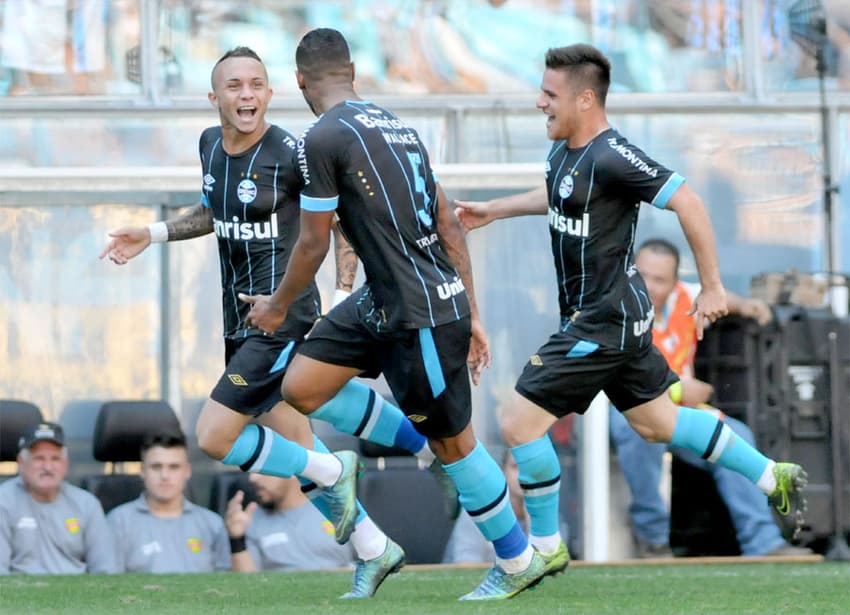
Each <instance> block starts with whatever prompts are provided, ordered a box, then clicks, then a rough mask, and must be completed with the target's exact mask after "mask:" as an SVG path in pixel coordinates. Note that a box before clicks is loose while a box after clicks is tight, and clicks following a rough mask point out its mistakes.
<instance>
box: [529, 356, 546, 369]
mask: <svg viewBox="0 0 850 615" xmlns="http://www.w3.org/2000/svg"><path fill="white" fill-rule="evenodd" d="M528 360H529V362H530V363H531V364H532V365H534V366H535V367H540V366H541V365H543V359H541V358H540V355H539V354H533V355H531V358H530V359H528Z"/></svg>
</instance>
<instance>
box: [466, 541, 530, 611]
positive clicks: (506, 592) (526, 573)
mask: <svg viewBox="0 0 850 615" xmlns="http://www.w3.org/2000/svg"><path fill="white" fill-rule="evenodd" d="M545 576H546V562H545V561H544V559H543V557H542V556H541V555H540V553H538V552H537V551H534V552H533V553H532V556H531V563H530V564H529V565H528V568H526V569H525V570H523V571H522V572H517V573H515V574H508V573H507V572H505V571H504V570H502V569H501V568H500V567H499V566H498V565H496V566H493V567H492V568H490V570H488V571H487V576H486V577H484V580H483V581H482V582H481V585H479V586H478V587H476V588H475V591H473V592H471V593H469V594H466V595H463V596H461V597H460V599H461V600H507V599H508V598H513V597H514V596H516V595H517V594H518V593H520V592H521V591H522V590H524V589H530V588H532V587H534V586H536V585H537V584H538V583H540V582H541V581H542V580H543V577H545Z"/></svg>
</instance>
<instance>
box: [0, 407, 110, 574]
mask: <svg viewBox="0 0 850 615" xmlns="http://www.w3.org/2000/svg"><path fill="white" fill-rule="evenodd" d="M18 449H19V450H18V470H19V476H18V477H17V478H13V479H11V480H8V481H6V482H5V483H3V484H2V485H0V575H2V574H9V573H10V572H13V573H14V572H18V573H24V574H84V573H87V572H88V573H113V572H117V571H118V570H117V565H116V562H115V550H114V548H113V540H112V532H110V530H109V525H108V524H107V523H106V519H105V518H104V516H103V508H101V506H100V502H99V501H98V500H97V498H96V497H94V496H93V495H92V494H91V493H89V492H88V491H83V490H82V489H80V488H79V487H75V486H74V485H71V484H70V483H67V482H65V476H66V475H67V474H68V449H67V448H65V435H64V433H63V431H62V427H60V426H59V425H57V424H56V423H38V424H36V425H33V426H32V428H30V429H28V430H27V431H26V433H24V435H23V436H22V437H21V439H20V442H19V443H18Z"/></svg>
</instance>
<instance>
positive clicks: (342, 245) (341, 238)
mask: <svg viewBox="0 0 850 615" xmlns="http://www.w3.org/2000/svg"><path fill="white" fill-rule="evenodd" d="M331 232H332V233H333V239H334V257H335V260H336V290H334V296H333V303H332V304H331V307H332V308H333V307H335V306H336V305H337V304H338V303H342V302H343V301H345V299H346V297H348V295H350V294H351V291H352V290H354V278H355V277H357V263H358V259H357V254H356V253H355V252H354V248H353V247H352V246H351V244H350V243H348V239H346V238H345V234H344V233H343V232H342V229H341V228H339V219H338V218H337V217H336V216H334V219H333V224H332V226H331Z"/></svg>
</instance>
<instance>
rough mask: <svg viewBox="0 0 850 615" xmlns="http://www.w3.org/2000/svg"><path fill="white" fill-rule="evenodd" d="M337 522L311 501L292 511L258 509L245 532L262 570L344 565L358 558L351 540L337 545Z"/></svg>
mask: <svg viewBox="0 0 850 615" xmlns="http://www.w3.org/2000/svg"><path fill="white" fill-rule="evenodd" d="M333 530H334V528H333V525H332V524H331V523H330V521H328V520H327V519H325V518H324V517H323V516H322V513H320V512H319V511H318V510H317V509H316V507H315V506H313V505H312V504H310V503H305V504H302V505H301V506H297V507H296V508H292V509H290V510H281V511H268V510H266V509H264V508H258V509H257V510H256V511H254V516H253V517H252V518H251V524H250V525H249V526H248V531H247V533H246V534H245V539H246V542H247V546H248V553H250V555H251V559H253V560H254V564H255V565H256V566H257V568H258V569H260V570H288V571H294V570H318V569H321V568H343V567H345V566H350V565H351V563H352V562H353V561H354V550H353V548H352V546H351V542H348V543H347V544H345V545H339V544H337V542H336V540H335V539H334V534H333Z"/></svg>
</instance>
